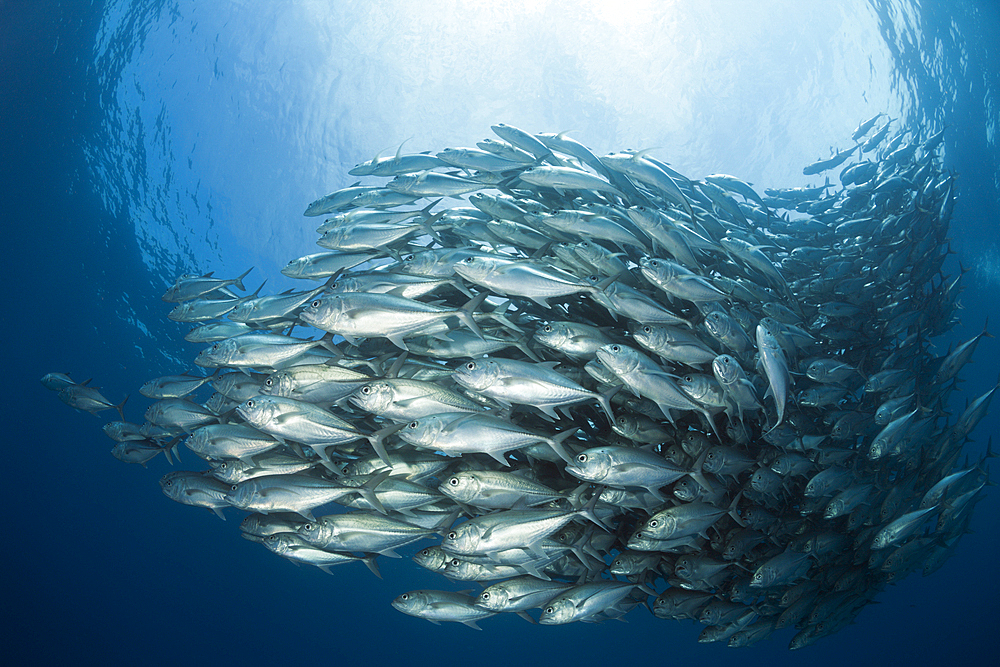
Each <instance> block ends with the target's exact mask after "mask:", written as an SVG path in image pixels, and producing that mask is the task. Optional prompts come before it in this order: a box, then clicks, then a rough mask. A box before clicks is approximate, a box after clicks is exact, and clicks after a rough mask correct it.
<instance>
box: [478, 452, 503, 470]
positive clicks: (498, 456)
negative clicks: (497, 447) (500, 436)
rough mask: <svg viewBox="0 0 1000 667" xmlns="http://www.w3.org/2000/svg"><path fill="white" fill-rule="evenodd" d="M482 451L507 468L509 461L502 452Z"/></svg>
mask: <svg viewBox="0 0 1000 667" xmlns="http://www.w3.org/2000/svg"><path fill="white" fill-rule="evenodd" d="M483 453H484V454H488V455H489V456H490V457H491V458H493V459H495V460H497V461H498V462H500V463H502V464H504V465H505V466H507V467H508V468H509V467H510V461H508V460H507V459H506V458H505V457H504V455H503V452H483Z"/></svg>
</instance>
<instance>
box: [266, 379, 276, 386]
mask: <svg viewBox="0 0 1000 667" xmlns="http://www.w3.org/2000/svg"><path fill="white" fill-rule="evenodd" d="M264 384H266V385H267V386H268V387H270V386H271V385H272V384H274V380H272V379H271V378H267V379H266V380H264Z"/></svg>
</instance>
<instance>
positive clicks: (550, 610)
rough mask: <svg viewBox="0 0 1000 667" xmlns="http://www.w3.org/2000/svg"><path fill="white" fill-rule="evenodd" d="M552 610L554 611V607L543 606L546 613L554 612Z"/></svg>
mask: <svg viewBox="0 0 1000 667" xmlns="http://www.w3.org/2000/svg"><path fill="white" fill-rule="evenodd" d="M554 611H555V609H554V608H552V607H546V608H545V613H546V614H551V613H552V612H554Z"/></svg>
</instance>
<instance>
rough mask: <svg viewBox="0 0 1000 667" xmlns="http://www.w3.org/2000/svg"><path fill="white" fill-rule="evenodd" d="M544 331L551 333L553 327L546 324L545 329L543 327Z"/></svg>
mask: <svg viewBox="0 0 1000 667" xmlns="http://www.w3.org/2000/svg"><path fill="white" fill-rule="evenodd" d="M542 331H544V332H545V333H549V332H551V331H552V325H550V324H546V325H545V326H544V327H542Z"/></svg>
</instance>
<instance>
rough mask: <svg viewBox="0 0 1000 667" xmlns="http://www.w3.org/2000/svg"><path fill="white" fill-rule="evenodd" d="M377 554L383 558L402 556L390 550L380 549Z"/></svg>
mask: <svg viewBox="0 0 1000 667" xmlns="http://www.w3.org/2000/svg"><path fill="white" fill-rule="evenodd" d="M379 553H380V554H382V555H383V556H388V557H389V558H402V556H400V555H399V554H398V553H396V552H395V551H393V550H392V549H382V550H381V551H379Z"/></svg>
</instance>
